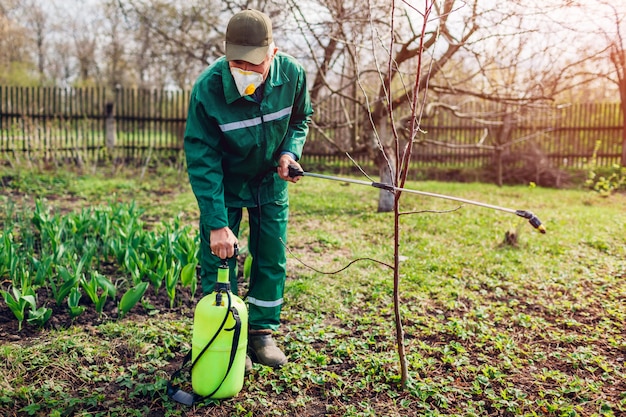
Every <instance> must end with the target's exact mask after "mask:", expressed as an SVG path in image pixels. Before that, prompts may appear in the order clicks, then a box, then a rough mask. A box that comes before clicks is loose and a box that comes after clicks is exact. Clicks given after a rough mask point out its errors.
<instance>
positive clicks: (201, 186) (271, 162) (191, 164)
mask: <svg viewBox="0 0 626 417" xmlns="http://www.w3.org/2000/svg"><path fill="white" fill-rule="evenodd" d="M312 114H313V109H312V107H311V101H310V97H309V93H308V90H307V85H306V74H305V72H304V68H303V67H302V66H301V65H300V64H299V63H298V62H297V61H296V60H295V59H294V58H292V57H290V56H289V55H286V54H283V53H280V52H279V53H278V54H276V56H275V57H274V60H273V61H272V64H271V66H270V70H269V74H268V77H267V79H266V80H265V84H264V94H263V98H262V100H261V102H260V103H258V102H256V101H255V100H254V99H253V98H252V96H245V97H241V96H240V95H239V92H238V91H237V87H236V86H235V83H234V81H233V78H232V75H231V74H230V69H229V66H228V61H226V59H225V58H224V57H222V58H220V59H218V60H217V61H216V62H214V63H213V64H212V65H210V66H209V67H208V68H207V69H206V70H205V71H204V72H203V73H202V74H201V75H200V77H198V80H197V81H196V83H195V84H194V87H193V89H192V92H191V97H190V101H189V111H188V115H187V125H186V130H185V140H184V142H185V143H184V145H185V155H186V158H187V170H188V174H189V180H190V183H191V187H192V189H193V192H194V194H195V196H196V199H197V200H198V206H199V208H200V222H201V223H202V224H203V225H206V226H208V227H209V228H210V229H211V230H213V229H219V228H222V227H225V226H228V218H227V214H226V207H254V206H256V205H258V204H261V205H262V204H265V203H267V202H270V201H285V200H286V199H287V182H286V181H284V180H282V179H281V178H280V177H278V174H276V166H277V162H278V159H279V157H280V153H281V152H283V151H288V152H291V153H293V154H294V155H295V156H296V158H300V156H301V155H302V148H303V146H304V142H305V139H306V135H307V133H308V122H309V119H310V117H311V115H312Z"/></svg>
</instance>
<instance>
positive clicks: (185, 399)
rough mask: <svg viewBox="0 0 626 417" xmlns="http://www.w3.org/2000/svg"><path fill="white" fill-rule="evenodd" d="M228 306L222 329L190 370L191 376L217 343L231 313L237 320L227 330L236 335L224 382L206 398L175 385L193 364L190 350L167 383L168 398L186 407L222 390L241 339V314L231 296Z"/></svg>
mask: <svg viewBox="0 0 626 417" xmlns="http://www.w3.org/2000/svg"><path fill="white" fill-rule="evenodd" d="M228 306H229V308H228V309H227V310H226V315H225V316H224V320H223V321H222V323H221V325H220V327H219V328H218V329H217V332H215V335H213V337H212V338H211V340H209V341H208V342H207V344H206V345H205V346H204V348H203V349H202V351H201V352H200V354H198V356H197V357H196V359H195V360H194V361H193V363H192V364H191V368H190V369H189V373H190V374H191V370H192V369H193V367H194V366H195V364H196V363H198V360H199V359H200V358H201V357H202V355H203V354H204V352H206V351H207V349H208V348H209V347H210V346H211V344H212V343H213V341H215V339H216V338H217V335H218V334H219V333H220V332H221V331H222V329H224V325H225V324H226V320H227V319H228V314H229V313H231V314H232V315H233V319H234V320H235V325H234V326H233V327H232V328H230V329H226V330H228V331H234V333H233V343H232V344H231V348H230V359H229V361H228V368H227V369H226V373H225V374H224V378H222V381H221V382H220V384H219V385H218V386H217V388H215V390H213V392H212V393H210V394H208V395H205V396H201V395H198V394H196V393H189V392H186V391H183V390H182V389H180V388H179V387H177V386H176V385H174V382H173V381H174V380H175V379H176V378H178V377H179V376H180V373H181V372H182V371H183V369H184V368H185V366H186V365H187V364H188V363H189V362H191V355H192V351H191V350H190V351H189V352H188V353H187V355H185V358H184V359H183V363H182V365H181V366H180V368H179V369H178V370H177V371H175V372H174V373H173V374H172V376H171V377H170V380H169V381H168V382H167V396H168V397H170V398H171V399H172V400H174V401H176V402H179V403H181V404H185V405H193V404H194V403H196V402H198V401H201V400H202V399H204V398H210V397H211V396H213V395H215V393H216V392H217V391H218V390H219V389H220V388H221V386H222V384H223V383H224V381H225V380H226V377H227V376H228V374H229V373H230V370H231V368H232V366H233V362H234V361H235V356H236V354H237V348H238V346H239V338H240V336H241V318H240V317H239V312H238V311H237V309H236V308H235V307H234V306H231V298H230V294H228Z"/></svg>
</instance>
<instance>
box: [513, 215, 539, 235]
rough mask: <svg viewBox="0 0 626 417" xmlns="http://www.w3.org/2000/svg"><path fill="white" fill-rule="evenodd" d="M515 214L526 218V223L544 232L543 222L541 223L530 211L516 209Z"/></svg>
mask: <svg viewBox="0 0 626 417" xmlns="http://www.w3.org/2000/svg"><path fill="white" fill-rule="evenodd" d="M515 214H517V215H518V216H520V217H523V218H525V219H528V223H530V224H531V226H532V227H534V228H535V229H537V230H539V231H540V232H541V233H546V228H545V226H544V225H543V224H541V220H539V218H537V216H535V215H534V214H533V213H532V212H530V211H527V210H516V211H515Z"/></svg>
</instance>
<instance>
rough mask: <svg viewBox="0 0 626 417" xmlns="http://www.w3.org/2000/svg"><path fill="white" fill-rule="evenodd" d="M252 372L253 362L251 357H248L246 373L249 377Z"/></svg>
mask: <svg viewBox="0 0 626 417" xmlns="http://www.w3.org/2000/svg"><path fill="white" fill-rule="evenodd" d="M250 372H252V360H251V359H250V356H248V355H246V371H245V375H248V374H249V373H250Z"/></svg>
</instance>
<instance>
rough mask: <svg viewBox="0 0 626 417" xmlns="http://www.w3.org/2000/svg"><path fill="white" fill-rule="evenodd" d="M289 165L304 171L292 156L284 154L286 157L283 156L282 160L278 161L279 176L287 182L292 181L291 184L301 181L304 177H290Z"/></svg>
mask: <svg viewBox="0 0 626 417" xmlns="http://www.w3.org/2000/svg"><path fill="white" fill-rule="evenodd" d="M289 165H291V166H294V167H298V169H299V170H301V171H302V167H301V166H300V164H299V163H297V162H296V161H295V160H294V159H293V158H292V157H291V155H287V154H284V155H281V156H280V159H279V160H278V167H277V168H276V171H277V172H278V175H279V176H280V177H281V178H282V179H284V180H285V181H290V182H298V181H300V178H302V176H298V177H290V176H289Z"/></svg>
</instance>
